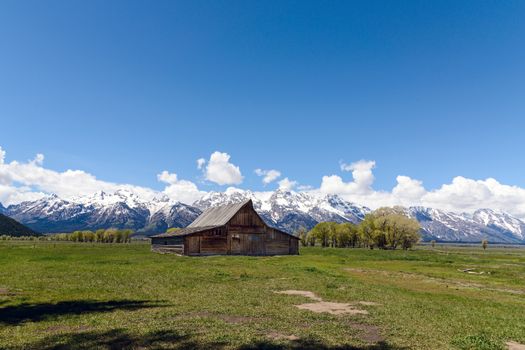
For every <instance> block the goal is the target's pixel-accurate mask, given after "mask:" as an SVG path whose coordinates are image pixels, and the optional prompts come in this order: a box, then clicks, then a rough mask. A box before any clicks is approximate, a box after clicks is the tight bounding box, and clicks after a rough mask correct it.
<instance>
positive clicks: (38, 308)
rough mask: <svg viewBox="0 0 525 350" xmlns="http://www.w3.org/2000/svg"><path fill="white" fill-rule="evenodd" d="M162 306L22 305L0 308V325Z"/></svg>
mask: <svg viewBox="0 0 525 350" xmlns="http://www.w3.org/2000/svg"><path fill="white" fill-rule="evenodd" d="M158 306H162V305H158V304H153V303H151V302H148V301H144V300H114V301H89V300H73V301H62V302H58V303H55V304H53V303H40V304H34V303H23V304H20V305H16V306H6V307H3V308H0V325H17V324H19V323H22V322H26V321H31V322H38V321H42V320H47V319H50V318H53V317H58V316H63V315H80V314H84V313H91V312H111V311H114V310H138V309H143V308H148V307H158Z"/></svg>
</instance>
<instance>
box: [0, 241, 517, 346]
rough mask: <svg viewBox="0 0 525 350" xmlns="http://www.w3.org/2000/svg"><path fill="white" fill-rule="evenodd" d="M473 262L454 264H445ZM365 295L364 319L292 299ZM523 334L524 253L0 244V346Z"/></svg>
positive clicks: (396, 340)
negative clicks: (250, 252) (265, 252)
mask: <svg viewBox="0 0 525 350" xmlns="http://www.w3.org/2000/svg"><path fill="white" fill-rule="evenodd" d="M467 268H475V270H473V272H478V273H479V272H483V273H482V274H475V273H466V272H462V271H458V270H463V269H467ZM291 289H293V290H304V291H311V292H314V293H315V294H317V295H318V296H319V297H321V298H322V299H323V300H325V301H331V302H340V303H358V302H360V301H361V302H362V301H365V302H374V303H378V304H379V305H361V304H356V305H359V306H356V307H358V308H359V309H362V310H365V311H368V315H361V314H359V315H350V314H343V315H331V314H328V313H314V312H312V311H309V310H302V309H299V308H297V307H295V306H294V305H297V304H303V303H309V302H312V301H311V300H309V299H307V298H305V297H303V296H296V295H283V294H277V293H275V291H282V290H291ZM511 340H512V341H516V342H520V343H525V249H522V248H507V249H502V248H496V247H489V249H488V250H487V251H486V252H484V251H483V250H482V249H481V247H477V246H476V247H470V248H464V247H453V246H441V245H438V246H436V248H435V249H432V248H430V247H418V248H417V249H415V250H413V251H409V252H404V251H379V250H373V251H371V250H365V249H328V248H327V249H322V248H302V250H301V255H299V256H281V257H229V256H222V257H220V256H217V257H195V258H190V257H178V256H174V255H160V254H155V253H151V252H150V251H149V245H148V244H137V243H134V244H119V245H108V244H90V243H52V242H51V243H50V242H2V243H0V349H92V348H102V349H106V348H109V349H121V348H131V349H164V348H167V349H208V348H209V349H259V348H263V349H289V348H290V349H505V348H506V347H505V343H506V342H507V341H511Z"/></svg>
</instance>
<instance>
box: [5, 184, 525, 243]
mask: <svg viewBox="0 0 525 350" xmlns="http://www.w3.org/2000/svg"><path fill="white" fill-rule="evenodd" d="M246 199H251V200H252V201H253V204H254V207H255V210H257V212H258V213H259V214H260V215H261V217H262V218H263V219H264V220H265V221H266V222H267V223H268V224H269V225H271V226H274V227H277V228H280V229H282V230H284V231H287V232H294V231H295V230H297V229H298V228H299V227H305V228H306V229H310V228H312V227H313V226H315V225H316V224H317V223H318V222H322V221H336V222H353V223H359V222H360V221H361V220H363V218H364V216H365V215H366V214H368V213H370V212H371V210H370V209H368V208H367V207H363V206H360V205H357V204H354V203H351V202H348V201H346V200H344V199H342V198H341V197H339V196H336V195H325V196H322V195H318V194H315V193H311V192H295V191H285V190H276V191H273V192H271V191H268V192H253V191H249V190H240V189H236V188H229V189H227V190H226V191H224V192H208V193H207V194H205V195H204V196H203V197H202V198H201V199H199V200H197V201H196V202H194V203H193V205H187V204H183V203H180V202H177V201H173V200H171V199H169V198H168V197H166V196H164V195H161V194H158V195H157V196H156V197H153V198H141V197H140V196H138V195H136V194H135V193H133V192H130V191H124V190H119V191H116V192H114V193H107V192H103V191H100V192H97V193H94V194H93V195H91V196H84V197H79V198H75V199H73V200H70V201H68V200H64V199H61V198H59V197H57V196H56V195H51V196H48V197H45V198H41V199H39V200H36V201H30V202H24V203H20V204H17V205H10V206H8V207H7V208H5V207H3V206H2V205H1V204H0V213H2V212H3V213H4V214H5V215H8V216H11V217H12V218H14V219H16V220H18V221H20V222H21V223H23V224H25V225H27V226H28V227H30V228H31V229H33V230H35V231H37V232H44V233H47V232H69V231H74V230H87V229H90V230H95V229H99V228H110V227H114V228H130V229H133V230H134V231H137V232H139V233H145V234H153V233H158V232H164V231H165V230H166V229H167V228H169V227H185V226H187V225H189V224H190V223H191V222H192V221H193V220H194V219H195V218H196V217H197V216H199V215H200V213H201V212H202V211H203V210H205V209H207V208H209V207H213V206H218V205H223V204H231V203H237V202H240V201H244V200H246ZM406 212H407V214H408V215H409V216H411V217H413V218H415V219H417V220H418V221H419V222H420V224H421V226H422V230H421V232H422V235H423V238H424V239H425V240H431V239H436V240H442V241H461V242H469V241H470V242H479V241H481V240H482V239H489V240H490V241H492V242H507V243H525V221H522V220H520V219H517V218H515V217H513V216H511V215H509V214H508V213H503V212H498V211H494V210H490V209H480V210H477V211H476V212H474V213H471V214H465V213H463V214H458V213H451V212H447V211H443V210H439V209H433V208H425V207H410V208H406Z"/></svg>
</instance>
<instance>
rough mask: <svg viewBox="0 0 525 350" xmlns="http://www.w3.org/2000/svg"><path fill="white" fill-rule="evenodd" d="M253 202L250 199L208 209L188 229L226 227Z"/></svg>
mask: <svg viewBox="0 0 525 350" xmlns="http://www.w3.org/2000/svg"><path fill="white" fill-rule="evenodd" d="M251 202H252V201H251V199H248V200H245V201H243V202H239V203H234V204H227V205H221V206H220V207H212V208H208V209H206V210H205V211H204V213H202V214H201V215H200V216H199V217H198V218H197V219H195V221H193V222H192V223H191V224H189V225H188V227H202V226H223V225H226V224H227V223H228V221H230V220H231V218H233V216H234V215H235V214H237V212H238V211H239V210H241V208H242V207H244V206H245V205H246V204H248V203H251Z"/></svg>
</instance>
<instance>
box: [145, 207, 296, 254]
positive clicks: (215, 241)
mask: <svg viewBox="0 0 525 350" xmlns="http://www.w3.org/2000/svg"><path fill="white" fill-rule="evenodd" d="M151 249H152V250H153V251H156V252H162V253H176V254H180V255H286V254H299V238H298V237H296V236H294V235H291V234H289V233H286V232H283V231H280V230H278V229H276V228H273V227H270V226H268V225H267V224H266V223H265V222H264V221H263V220H262V219H261V217H260V216H259V214H257V212H256V211H255V209H253V203H252V201H251V200H247V201H244V202H240V203H235V204H229V205H223V206H220V207H212V208H209V209H207V210H206V211H204V212H203V213H202V214H201V215H200V216H199V217H198V218H197V219H195V221H193V222H192V223H191V224H190V225H189V226H188V227H186V228H183V229H180V230H178V231H176V232H173V233H162V234H160V235H156V236H152V237H151Z"/></svg>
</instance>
